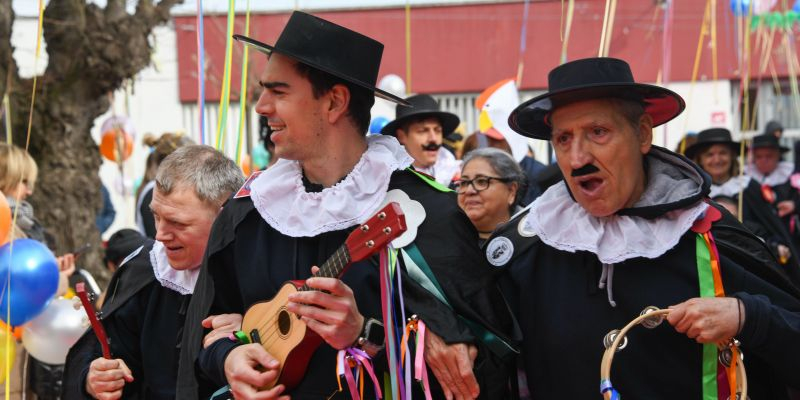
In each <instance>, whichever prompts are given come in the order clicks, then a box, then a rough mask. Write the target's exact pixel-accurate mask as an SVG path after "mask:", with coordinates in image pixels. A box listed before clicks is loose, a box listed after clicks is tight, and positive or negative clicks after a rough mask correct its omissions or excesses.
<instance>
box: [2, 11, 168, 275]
mask: <svg viewBox="0 0 800 400" xmlns="http://www.w3.org/2000/svg"><path fill="white" fill-rule="evenodd" d="M181 2H182V0H161V1H160V2H158V4H153V1H151V0H140V1H139V3H138V4H137V7H136V12H135V13H134V14H128V13H127V12H126V11H125V1H124V0H109V1H108V2H107V5H106V7H105V9H101V8H99V7H97V6H95V5H93V4H86V2H85V1H79V0H52V1H50V3H49V4H48V6H47V9H46V10H45V15H44V17H45V19H44V26H43V35H44V39H45V41H46V43H47V53H48V58H49V61H48V65H47V69H46V70H45V73H44V74H43V75H42V76H39V77H38V81H37V91H36V101H35V109H34V113H33V119H32V129H31V135H30V144H29V148H28V151H29V152H30V153H31V155H32V156H33V158H34V159H35V160H36V161H37V164H38V166H39V176H38V179H37V184H36V189H35V191H34V194H33V196H32V197H31V199H30V201H31V203H32V204H33V206H34V209H35V210H36V216H37V218H38V219H39V220H40V221H41V222H42V224H43V225H44V227H45V228H46V230H47V231H48V232H49V233H50V234H51V235H52V236H53V237H54V239H55V243H54V245H55V249H54V250H55V252H56V254H64V253H67V252H70V251H72V250H74V249H75V248H77V247H80V246H82V245H83V244H86V243H91V244H93V247H92V249H91V250H90V251H89V252H87V253H86V254H85V255H84V256H82V258H81V260H80V262H79V264H80V265H81V266H83V267H84V268H87V269H89V271H90V272H92V273H93V274H94V275H95V277H98V278H99V279H100V281H101V282H105V281H107V279H108V278H109V276H108V273H107V271H106V269H105V266H104V265H103V264H102V261H101V260H102V249H101V248H100V243H101V242H100V232H99V231H98V229H97V227H96V225H95V216H96V215H97V212H98V211H99V209H100V208H101V207H102V198H101V194H100V178H99V175H98V171H99V168H100V163H101V159H100V153H99V150H98V146H97V144H95V142H94V141H93V140H92V137H91V134H90V130H91V127H92V124H93V123H94V120H95V119H96V118H97V117H99V116H100V115H102V114H103V113H104V112H106V111H107V110H108V108H109V105H110V104H109V99H108V94H109V93H111V92H113V91H114V90H116V89H118V88H120V87H121V85H122V83H123V82H124V81H125V80H126V79H131V78H132V77H134V76H135V75H136V73H138V72H139V71H140V70H142V69H143V68H145V67H146V66H147V65H148V64H149V63H150V55H151V51H152V49H151V46H150V43H149V41H148V37H149V35H150V33H151V31H152V29H153V28H154V27H155V26H157V25H160V24H163V23H165V22H167V20H168V19H169V10H170V8H171V7H172V6H173V5H175V4H177V3H181ZM13 20H14V13H13V10H12V9H11V0H0V60H7V62H0V89H2V90H4V91H5V90H8V92H9V95H10V99H11V103H12V104H11V111H12V115H11V119H12V126H13V134H14V143H15V144H17V145H19V146H21V147H23V146H25V142H26V137H27V125H28V111H29V108H30V102H31V89H32V84H33V81H32V80H31V79H21V78H20V77H19V76H18V74H17V70H16V65H15V63H14V60H13V58H12V57H11V53H12V52H13V48H12V46H11V44H10V40H9V39H10V34H11V23H12V22H13ZM6 76H7V77H8V79H2V77H6Z"/></svg>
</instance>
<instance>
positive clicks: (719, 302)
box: [667, 297, 745, 343]
mask: <svg viewBox="0 0 800 400" xmlns="http://www.w3.org/2000/svg"><path fill="white" fill-rule="evenodd" d="M670 310H671V311H670V313H669V314H668V315H667V321H669V323H670V324H671V325H672V326H674V327H675V330H676V331H678V332H681V333H685V334H686V336H688V337H689V338H691V339H694V340H696V341H697V342H698V343H723V342H726V341H727V340H728V339H730V338H732V337H734V336H736V334H737V333H739V327H740V326H742V325H744V318H745V315H744V305H740V304H739V299H736V298H733V297H713V298H694V299H689V300H687V301H685V302H683V303H680V304H678V305H674V306H670Z"/></svg>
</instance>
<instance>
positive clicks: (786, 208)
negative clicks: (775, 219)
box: [777, 200, 794, 218]
mask: <svg viewBox="0 0 800 400" xmlns="http://www.w3.org/2000/svg"><path fill="white" fill-rule="evenodd" d="M777 208H778V216H779V217H781V218H783V217H785V216H787V215H789V214H791V213H793V212H794V202H793V201H791V200H784V201H781V202H779V203H778V205H777Z"/></svg>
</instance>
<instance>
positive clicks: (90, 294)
mask: <svg viewBox="0 0 800 400" xmlns="http://www.w3.org/2000/svg"><path fill="white" fill-rule="evenodd" d="M87 297H88V298H89V301H92V302H93V301H95V299H97V295H96V294H94V293H89V295H88V296H87Z"/></svg>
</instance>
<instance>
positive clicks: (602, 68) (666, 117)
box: [508, 57, 686, 140]
mask: <svg viewBox="0 0 800 400" xmlns="http://www.w3.org/2000/svg"><path fill="white" fill-rule="evenodd" d="M547 86H548V87H547V90H548V91H547V93H545V94H543V95H540V96H536V97H534V98H532V99H530V100H528V101H526V102H524V103H522V104H520V105H519V106H518V107H517V108H516V109H514V111H512V112H511V115H510V116H509V117H508V125H509V126H510V127H511V129H513V130H515V131H516V132H518V133H519V134H521V135H523V136H527V137H531V138H534V139H543V140H550V134H551V131H552V127H551V126H550V121H549V117H550V113H551V112H552V111H553V110H554V109H556V108H558V107H561V106H563V105H566V104H570V103H575V102H579V101H583V100H594V99H602V98H618V99H624V100H630V101H635V102H639V103H641V104H642V105H643V106H644V111H645V112H646V113H647V114H648V115H650V117H652V118H653V127H656V126H659V125H661V124H664V123H667V122H669V121H670V120H672V119H673V118H675V117H677V116H678V114H680V113H681V112H682V111H683V109H684V108H685V107H686V103H685V102H684V101H683V98H681V96H679V95H678V94H677V93H675V92H673V91H671V90H669V89H666V88H663V87H661V86H655V85H647V84H644V83H636V82H635V81H634V80H633V73H632V72H631V68H630V66H629V65H628V63H626V62H625V61H622V60H619V59H616V58H606V57H602V58H586V59H582V60H575V61H572V62H568V63H566V64H563V65H560V66H558V67H556V68H554V69H553V70H552V71H550V74H548V76H547Z"/></svg>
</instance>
